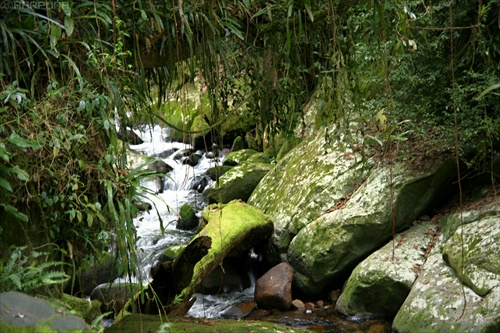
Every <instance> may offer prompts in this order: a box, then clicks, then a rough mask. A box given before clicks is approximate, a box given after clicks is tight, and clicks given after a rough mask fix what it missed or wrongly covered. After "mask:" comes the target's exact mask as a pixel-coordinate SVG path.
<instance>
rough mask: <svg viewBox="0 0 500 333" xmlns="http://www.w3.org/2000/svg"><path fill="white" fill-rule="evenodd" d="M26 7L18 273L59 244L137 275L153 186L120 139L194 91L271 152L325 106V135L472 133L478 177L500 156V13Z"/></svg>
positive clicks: (336, 4)
mask: <svg viewBox="0 0 500 333" xmlns="http://www.w3.org/2000/svg"><path fill="white" fill-rule="evenodd" d="M20 3H21V2H15V4H17V7H8V8H3V10H8V11H9V12H8V15H4V16H2V18H1V19H0V36H1V37H0V53H1V54H2V57H1V59H0V172H1V173H0V188H1V190H2V192H0V221H1V223H0V238H1V243H2V245H1V246H2V248H0V250H1V251H2V258H3V259H4V260H6V259H7V258H8V257H11V255H10V252H9V251H8V249H7V247H8V246H9V245H18V246H21V245H25V244H28V245H30V246H39V245H43V244H47V243H50V244H54V245H55V248H58V249H59V251H62V252H63V254H64V255H65V259H64V260H66V261H70V262H73V261H74V262H76V263H80V262H81V261H82V259H83V258H84V257H87V256H89V255H98V254H99V253H101V252H103V251H107V250H109V249H115V250H116V253H117V257H118V258H120V260H119V261H118V262H119V263H120V265H121V271H122V272H126V271H129V270H133V268H134V260H135V259H134V258H135V257H134V253H135V250H134V244H135V240H136V239H135V231H134V226H133V224H132V216H133V214H134V211H135V207H134V205H133V200H134V198H135V197H136V196H137V194H138V187H139V179H140V178H141V177H146V176H148V173H147V172H144V171H141V170H140V169H137V170H129V169H127V168H126V166H127V162H126V155H125V152H126V149H127V147H126V145H125V144H122V143H121V141H120V140H119V137H120V133H123V131H124V130H125V128H126V127H127V126H129V125H131V124H132V123H133V122H134V121H139V120H140V121H144V120H148V121H152V120H153V119H156V118H154V117H153V112H154V110H158V109H159V104H161V103H162V102H163V101H165V100H166V99H168V95H169V93H170V92H172V91H175V90H177V89H178V88H179V87H182V86H183V85H184V84H185V82H193V81H197V83H198V85H199V86H200V89H201V90H202V92H203V93H204V94H205V98H207V99H208V100H209V101H210V103H211V110H210V111H209V112H208V111H205V110H200V111H199V113H200V114H199V117H200V119H207V120H208V122H209V124H208V125H210V126H211V128H212V129H213V130H215V131H219V132H222V131H221V129H220V128H217V127H218V126H220V121H219V120H220V119H223V118H227V117H229V116H236V117H241V118H244V119H245V121H246V122H250V123H251V124H253V125H252V128H253V129H252V131H250V133H249V135H250V136H251V137H253V138H254V139H255V140H256V141H257V142H258V144H259V147H260V148H261V149H264V148H265V147H266V144H267V140H268V136H269V135H274V134H277V133H282V134H283V135H285V136H286V135H289V136H290V135H293V134H294V130H295V129H296V127H297V124H299V123H301V122H303V121H304V108H305V105H306V104H307V103H309V102H311V101H312V100H314V101H315V104H316V106H317V114H316V117H315V121H314V126H316V127H318V126H331V125H332V124H339V125H345V124H348V123H349V122H352V121H358V122H363V123H366V124H367V126H371V125H370V124H374V123H375V124H376V123H377V122H378V127H377V129H376V130H377V131H378V132H377V133H375V135H374V136H376V135H378V136H380V138H381V139H383V138H384V136H385V138H391V136H392V137H394V138H399V139H405V137H403V136H402V133H412V135H414V136H416V137H417V138H422V137H425V136H426V135H427V133H428V132H427V129H428V128H426V126H428V127H432V128H433V129H436V130H437V131H442V132H443V133H445V134H448V136H446V135H445V136H444V137H445V138H448V139H449V140H448V141H443V142H441V143H440V144H443V145H448V146H450V147H451V146H452V144H453V138H454V132H455V130H458V133H459V139H460V141H459V144H460V147H462V148H467V149H466V150H467V152H468V153H469V155H467V158H468V161H469V162H476V163H485V162H486V161H489V159H490V157H491V156H493V154H494V152H495V151H497V149H498V147H499V146H498V145H499V142H498V138H499V137H500V110H499V108H500V95H499V88H500V75H499V72H500V31H499V30H500V17H499V12H500V1H498V0H493V1H480V2H479V3H478V2H475V1H459V2H457V1H455V2H453V1H451V2H450V1H447V0H438V1H400V0H392V1H391V0H387V1H368V0H365V1H352V0H327V1H309V0H297V1H294V0H275V1H267V2H266V1H250V0H242V1H229V0H224V1H221V0H219V1H197V0H185V1H160V0H146V1H139V0H136V1H120V0H112V1H110V2H108V1H66V2H57V1H53V2H51V1H48V2H46V3H45V7H43V8H40V7H33V6H38V5H39V2H36V3H35V4H33V3H27V4H26V5H25V6H24V5H22V6H21V5H19V4H20ZM450 4H452V6H451V7H450ZM152 92H155V94H154V95H153V94H152ZM152 106H153V107H152ZM455 114H456V115H457V127H455V117H454V116H455ZM382 120H383V122H382V123H381V121H382ZM401 124H402V125H401ZM332 128H333V126H332ZM336 128H341V126H340V127H339V126H336ZM370 134H373V133H370ZM388 134H389V135H388ZM397 135H400V136H399V137H398V136H397Z"/></svg>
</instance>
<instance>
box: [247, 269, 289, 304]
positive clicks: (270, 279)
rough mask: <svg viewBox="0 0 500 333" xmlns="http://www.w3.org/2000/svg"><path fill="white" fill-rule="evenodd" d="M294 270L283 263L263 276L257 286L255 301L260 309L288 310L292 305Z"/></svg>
mask: <svg viewBox="0 0 500 333" xmlns="http://www.w3.org/2000/svg"><path fill="white" fill-rule="evenodd" d="M292 279H293V268H292V267H291V266H290V265H289V264H287V263H281V264H278V265H276V266H274V267H273V268H271V269H270V270H269V271H268V272H267V273H266V274H264V275H263V276H261V277H260V278H259V279H258V280H257V282H256V284H255V301H256V302H257V305H258V306H259V308H264V309H278V310H282V311H285V310H288V309H290V307H291V305H292Z"/></svg>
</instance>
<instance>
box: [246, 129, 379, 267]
mask: <svg viewBox="0 0 500 333" xmlns="http://www.w3.org/2000/svg"><path fill="white" fill-rule="evenodd" d="M370 167H371V163H370V162H367V161H365V160H364V159H363V158H362V156H361V154H359V153H357V152H354V151H353V150H352V149H350V148H349V147H346V145H345V144H342V143H340V142H337V143H331V144H330V143H329V142H327V137H326V134H325V133H324V132H323V133H318V135H317V136H316V137H314V138H312V139H310V140H305V141H304V142H302V144H300V145H298V146H296V147H295V148H294V149H293V150H292V151H290V153H288V154H287V155H286V156H285V157H284V158H283V159H282V160H281V161H279V162H278V163H277V164H276V165H275V166H274V168H273V170H271V171H270V172H269V173H268V174H267V175H266V176H265V177H264V178H263V179H262V181H261V182H260V183H259V185H258V186H257V187H256V189H255V191H254V192H253V193H252V195H251V196H250V198H249V200H248V202H249V203H250V204H252V205H254V206H256V207H258V208H260V209H262V210H263V211H264V212H265V213H266V214H268V215H269V216H270V217H271V219H272V220H273V221H275V231H274V235H273V243H274V244H275V245H276V246H277V247H278V250H279V252H281V253H282V254H283V253H286V251H287V249H288V245H289V244H290V241H291V240H292V238H293V237H294V236H295V235H296V234H297V233H298V232H299V231H300V230H301V229H302V228H303V227H304V226H306V225H307V224H309V223H310V222H311V221H313V220H314V219H316V218H317V217H318V216H320V215H321V214H322V213H323V212H325V211H326V210H328V209H329V208H331V207H332V206H334V205H335V204H336V203H337V202H339V201H340V200H341V199H343V198H345V196H346V195H348V194H349V193H350V192H351V191H352V190H353V189H354V188H355V187H356V184H357V183H359V182H360V181H361V179H363V177H365V175H366V173H367V171H368V170H369V169H370ZM283 259H286V258H283Z"/></svg>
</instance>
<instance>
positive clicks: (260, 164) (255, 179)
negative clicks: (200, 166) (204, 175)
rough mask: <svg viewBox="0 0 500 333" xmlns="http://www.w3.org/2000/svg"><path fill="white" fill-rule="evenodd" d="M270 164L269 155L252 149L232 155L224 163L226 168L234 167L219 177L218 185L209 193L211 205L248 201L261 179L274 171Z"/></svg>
mask: <svg viewBox="0 0 500 333" xmlns="http://www.w3.org/2000/svg"><path fill="white" fill-rule="evenodd" d="M269 163H270V159H269V157H268V156H267V155H265V154H263V153H258V152H256V151H255V150H252V149H243V150H238V151H236V152H232V153H230V154H229V155H228V156H227V157H226V160H225V161H224V167H226V168H227V166H229V165H231V166H234V167H233V168H231V169H229V170H227V171H225V172H224V174H223V175H221V176H219V180H218V181H217V184H216V185H215V186H214V187H213V188H211V189H210V191H209V193H208V201H209V203H218V202H220V203H228V202H229V201H231V200H243V201H247V200H248V198H249V197H250V195H251V194H252V192H253V190H254V189H255V188H256V187H257V185H258V184H259V182H260V181H261V179H262V178H263V177H264V176H265V175H266V174H267V173H268V172H269V171H270V170H271V169H272V166H271V164H269Z"/></svg>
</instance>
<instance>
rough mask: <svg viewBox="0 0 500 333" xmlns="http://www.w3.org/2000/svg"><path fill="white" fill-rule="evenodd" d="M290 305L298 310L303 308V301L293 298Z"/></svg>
mask: <svg viewBox="0 0 500 333" xmlns="http://www.w3.org/2000/svg"><path fill="white" fill-rule="evenodd" d="M292 305H293V306H294V307H295V308H297V309H299V310H300V309H304V308H305V304H304V302H302V301H301V300H300V299H294V300H293V301H292Z"/></svg>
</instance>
